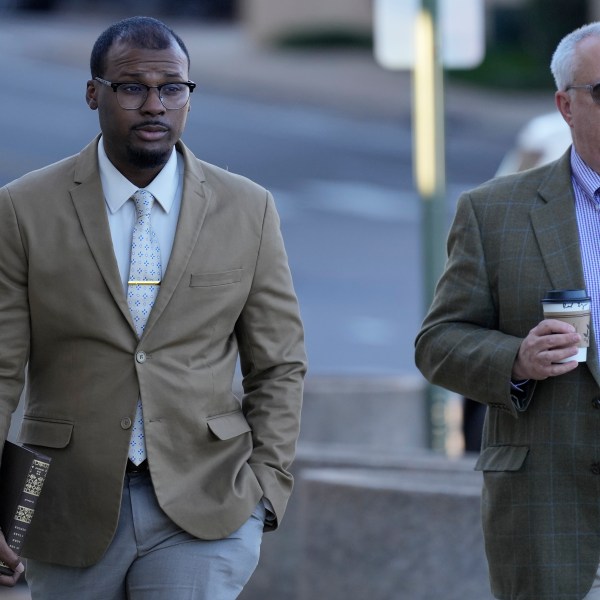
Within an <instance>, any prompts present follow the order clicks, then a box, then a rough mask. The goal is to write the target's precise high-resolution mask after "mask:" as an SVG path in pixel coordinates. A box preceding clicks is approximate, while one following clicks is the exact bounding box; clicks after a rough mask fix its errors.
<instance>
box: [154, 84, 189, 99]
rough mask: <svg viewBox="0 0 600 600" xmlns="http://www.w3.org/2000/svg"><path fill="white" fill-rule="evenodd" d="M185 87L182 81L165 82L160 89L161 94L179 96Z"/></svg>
mask: <svg viewBox="0 0 600 600" xmlns="http://www.w3.org/2000/svg"><path fill="white" fill-rule="evenodd" d="M185 87H186V86H185V85H183V84H182V83H165V84H164V85H163V86H161V88H160V90H161V94H162V95H163V96H179V95H180V94H181V93H182V92H183V89H184V88H185Z"/></svg>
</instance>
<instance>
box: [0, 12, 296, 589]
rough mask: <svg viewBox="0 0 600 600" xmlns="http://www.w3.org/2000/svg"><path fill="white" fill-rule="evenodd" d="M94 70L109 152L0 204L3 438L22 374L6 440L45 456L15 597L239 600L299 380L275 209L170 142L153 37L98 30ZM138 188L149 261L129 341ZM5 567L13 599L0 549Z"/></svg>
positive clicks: (172, 41)
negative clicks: (142, 310) (19, 422)
mask: <svg viewBox="0 0 600 600" xmlns="http://www.w3.org/2000/svg"><path fill="white" fill-rule="evenodd" d="M91 68H92V79H90V81H89V82H88V83H87V92H86V99H87V102H88V105H89V107H90V108H91V109H92V110H97V111H98V113H99V120H100V126H101V130H102V136H101V137H100V138H97V139H95V140H93V141H92V143H90V145H89V146H87V147H86V148H85V149H84V150H83V151H82V152H81V153H80V154H78V155H76V156H73V157H70V158H67V159H65V160H63V161H61V162H59V163H57V164H55V165H51V166H49V167H47V168H45V169H41V170H39V171H36V172H33V173H30V174H28V175H26V176H25V177H23V178H21V179H19V180H17V181H14V182H12V183H10V184H8V185H7V186H5V187H4V188H3V189H1V190H0V223H1V225H0V228H1V230H0V257H1V258H0V331H2V342H1V344H2V346H1V348H2V349H1V350H0V437H1V438H2V440H4V439H5V438H6V434H7V431H8V427H9V423H10V416H11V413H12V412H13V411H14V409H15V407H16V406H17V403H18V400H19V396H20V393H21V389H22V387H23V382H24V376H25V369H26V367H27V373H28V396H27V402H26V406H25V416H24V421H23V426H22V429H21V432H20V441H21V442H23V443H26V444H29V445H32V446H34V447H36V448H38V449H40V450H41V451H43V452H44V453H45V454H47V455H49V456H50V457H51V458H52V465H51V470H50V472H49V476H48V479H47V482H46V485H45V488H44V491H43V494H42V496H41V497H40V500H39V502H38V506H37V510H36V516H35V519H34V521H33V523H32V525H31V528H30V530H29V534H28V538H27V540H26V544H25V550H24V556H25V557H27V558H28V559H29V560H28V567H27V569H28V572H27V576H28V581H29V583H30V586H31V590H32V594H33V598H34V599H36V600H37V599H38V598H39V599H50V598H57V599H60V600H65V599H69V598H73V599H75V598H76V599H78V600H81V599H85V600H90V599H97V600H113V599H114V600H117V599H119V600H120V599H125V598H136V599H144V600H147V599H150V598H152V599H165V600H166V599H169V600H177V599H178V598H182V599H183V598H186V599H188V598H190V599H196V600H228V599H233V598H235V597H237V595H238V593H239V591H240V590H241V589H242V587H243V585H244V584H245V582H246V581H247V579H248V578H249V577H250V575H251V573H252V571H253V570H254V568H255V566H256V562H257V560H258V548H259V546H260V538H261V535H262V531H263V529H267V530H268V529H274V528H276V527H277V525H278V524H279V523H280V521H281V518H282V516H283V514H284V511H285V507H286V503H287V500H288V497H289V495H290V492H291V489H292V477H291V475H290V473H289V466H290V463H291V461H292V459H293V456H294V451H295V444H296V440H297V436H298V431H299V420H300V408H301V399H302V381H303V376H304V373H305V369H306V359H305V354H304V347H303V332H302V325H301V321H300V317H299V312H298V306H297V302H296V297H295V295H294V290H293V287H292V281H291V278H290V273H289V269H288V265H287V258H286V254H285V250H284V247H283V243H282V239H281V235H280V231H279V221H278V217H277V213H276V211H275V207H274V203H273V198H272V197H271V195H270V194H269V193H268V192H267V191H266V190H265V189H263V188H261V187H260V186H258V185H256V184H254V183H252V182H251V181H249V180H247V179H245V178H243V177H240V176H236V175H233V174H231V173H228V172H226V171H224V170H221V169H219V168H217V167H215V166H212V165H209V164H207V163H204V162H202V161H200V160H198V159H197V158H195V157H194V155H193V154H192V153H191V152H190V151H189V150H188V149H187V148H186V146H185V145H184V144H183V143H182V142H181V141H180V136H181V134H182V132H183V130H184V126H185V121H186V117H187V113H188V111H189V108H190V92H191V91H193V87H194V84H193V82H190V81H189V78H188V70H189V56H188V54H187V50H186V49H185V45H184V44H183V42H182V41H181V39H180V38H179V37H178V36H176V34H175V33H174V32H173V31H172V30H170V29H168V28H167V27H166V26H165V25H164V24H163V23H161V22H159V21H156V20H154V19H149V18H145V17H135V18H132V19H127V20H124V21H121V22H119V23H117V24H115V25H114V26H112V27H110V28H109V29H108V30H107V31H105V32H104V33H103V34H102V35H101V36H100V37H99V38H98V41H97V42H96V44H95V46H94V50H93V51H92V59H91ZM139 189H141V190H144V191H145V192H149V194H150V195H152V198H153V199H154V200H155V201H154V202H153V203H152V202H151V203H150V206H151V207H152V208H151V214H150V220H151V225H150V227H149V229H148V230H147V232H148V234H150V233H151V234H152V236H154V237H153V238H152V239H158V240H159V241H160V244H159V246H160V248H159V250H160V252H159V254H160V256H161V257H162V263H159V267H158V268H159V270H160V271H161V273H160V274H159V277H158V279H159V282H155V283H152V286H154V285H155V284H156V287H157V288H159V291H158V295H155V296H154V297H153V298H154V299H153V300H152V302H153V305H152V303H151V304H150V307H151V310H150V312H149V316H146V319H147V320H145V323H144V324H143V328H142V332H141V333H139V331H138V323H137V322H134V321H135V319H134V318H133V317H132V312H131V310H130V306H129V305H128V292H127V291H126V290H129V289H130V287H128V286H131V285H132V282H131V276H130V273H129V265H130V255H131V254H132V252H131V242H132V231H133V227H134V225H135V224H136V218H137V219H139V218H141V217H140V216H139V213H136V208H135V206H134V203H133V202H132V201H131V200H130V199H129V196H130V195H131V193H132V192H136V191H137V190H139ZM136 215H137V216H136ZM144 218H145V217H144ZM138 283H139V285H140V286H141V288H143V291H145V290H146V289H149V288H150V287H152V286H151V285H147V286H145V284H150V282H149V281H141V282H138ZM144 286H145V287H144ZM238 358H239V362H240V366H241V372H242V376H243V382H242V383H243V389H244V395H243V398H241V399H240V398H237V397H236V396H234V394H233V392H232V381H233V378H234V372H235V369H236V361H237V360H238ZM139 400H141V406H140V410H141V413H139V414H140V415H141V424H140V426H141V433H140V434H139V436H138V434H136V436H135V437H136V438H138V437H139V439H140V440H141V446H142V450H141V451H142V452H143V457H144V458H143V460H141V462H140V463H139V464H138V463H137V462H136V461H132V460H130V459H128V453H129V449H130V445H131V444H132V443H133V441H134V440H133V438H132V428H133V424H134V422H135V419H136V416H137V415H138V412H137V411H138V408H137V404H138V401H139ZM0 559H3V560H5V561H6V562H8V563H9V564H10V565H11V566H12V567H13V568H15V570H16V571H17V572H16V574H15V576H14V577H12V578H11V577H6V576H5V577H0V583H2V584H4V585H11V584H14V582H15V581H16V579H17V578H18V575H19V573H20V571H21V570H22V565H21V564H20V562H19V559H18V557H16V556H15V555H14V553H12V551H10V549H9V548H8V547H7V546H6V544H5V543H4V540H3V538H2V537H1V536H0Z"/></svg>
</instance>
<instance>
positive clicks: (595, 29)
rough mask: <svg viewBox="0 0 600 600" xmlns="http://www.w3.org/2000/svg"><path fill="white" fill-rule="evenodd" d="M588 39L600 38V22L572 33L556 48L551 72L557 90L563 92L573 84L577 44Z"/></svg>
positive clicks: (584, 26)
mask: <svg viewBox="0 0 600 600" xmlns="http://www.w3.org/2000/svg"><path fill="white" fill-rule="evenodd" d="M588 37H598V38H600V22H598V21H596V22H595V23H589V24H588V25H583V27H580V28H579V29H576V30H575V31H572V32H571V33H569V34H567V35H566V36H565V37H564V38H563V39H562V40H561V41H560V43H559V44H558V46H557V47H556V50H555V51H554V54H553V55H552V62H551V63H550V71H552V76H553V77H554V83H555V84H556V89H557V90H559V91H563V90H565V89H566V88H567V86H569V85H571V84H572V83H573V75H574V72H575V58H576V49H577V44H579V42H581V41H582V40H584V39H585V38H588Z"/></svg>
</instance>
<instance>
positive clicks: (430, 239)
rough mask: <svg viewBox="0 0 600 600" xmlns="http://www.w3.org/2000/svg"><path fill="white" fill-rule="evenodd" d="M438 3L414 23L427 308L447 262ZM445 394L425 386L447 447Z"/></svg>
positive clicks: (432, 427)
mask: <svg viewBox="0 0 600 600" xmlns="http://www.w3.org/2000/svg"><path fill="white" fill-rule="evenodd" d="M437 17H438V14H437V0H421V8H420V10H419V12H418V14H417V20H416V23H415V43H416V52H415V55H416V62H415V68H414V84H413V104H414V105H413V132H414V133H413V135H414V138H413V141H414V154H413V155H414V160H415V178H416V183H417V189H418V192H419V194H420V196H421V200H422V202H421V206H422V245H423V247H422V251H423V262H424V264H423V267H424V268H423V281H424V289H423V293H424V303H425V310H427V309H428V308H429V306H430V304H431V300H432V299H433V293H434V289H435V285H436V283H437V281H438V279H439V277H440V275H441V274H442V271H443V268H444V264H445V261H446V251H445V240H446V234H447V225H446V210H445V204H446V164H445V139H444V86H443V69H442V65H441V60H440V54H439V39H438V27H437ZM446 398H447V392H446V391H445V390H443V389H441V388H439V387H437V386H432V385H428V386H427V388H426V402H427V428H428V432H429V440H428V442H429V446H430V447H431V448H433V449H435V450H442V451H445V449H446V436H447V432H446V418H445V409H446Z"/></svg>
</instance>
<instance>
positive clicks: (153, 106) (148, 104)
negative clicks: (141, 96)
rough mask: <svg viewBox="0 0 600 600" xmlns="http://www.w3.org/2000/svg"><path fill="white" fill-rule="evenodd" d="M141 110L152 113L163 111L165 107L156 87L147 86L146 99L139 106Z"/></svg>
mask: <svg viewBox="0 0 600 600" xmlns="http://www.w3.org/2000/svg"><path fill="white" fill-rule="evenodd" d="M140 110H141V111H142V112H147V113H152V114H161V113H163V112H165V110H166V109H165V107H164V106H163V103H162V102H161V99H160V95H159V93H158V88H149V89H148V96H146V101H145V102H144V104H142V106H141V107H140Z"/></svg>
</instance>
